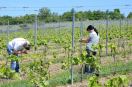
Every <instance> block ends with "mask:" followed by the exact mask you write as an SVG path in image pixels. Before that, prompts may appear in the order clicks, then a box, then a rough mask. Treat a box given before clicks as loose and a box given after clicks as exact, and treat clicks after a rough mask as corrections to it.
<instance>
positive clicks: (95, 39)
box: [86, 30, 99, 51]
mask: <svg viewBox="0 0 132 87" xmlns="http://www.w3.org/2000/svg"><path fill="white" fill-rule="evenodd" d="M98 43H99V35H97V33H96V32H95V31H94V30H92V31H91V32H90V34H89V41H88V43H87V45H86V49H89V50H91V51H94V50H93V48H92V46H93V45H97V44H98Z"/></svg>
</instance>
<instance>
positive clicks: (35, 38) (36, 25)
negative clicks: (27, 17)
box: [34, 15, 38, 51]
mask: <svg viewBox="0 0 132 87" xmlns="http://www.w3.org/2000/svg"><path fill="white" fill-rule="evenodd" d="M37 20H38V19H37V15H35V28H34V49H35V51H36V50H37V30H38V21H37Z"/></svg>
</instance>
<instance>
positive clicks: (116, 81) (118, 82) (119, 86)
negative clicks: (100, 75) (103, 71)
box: [105, 75, 129, 87]
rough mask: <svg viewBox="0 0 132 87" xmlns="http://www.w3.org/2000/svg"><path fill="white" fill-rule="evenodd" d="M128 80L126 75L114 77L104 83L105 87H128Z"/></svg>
mask: <svg viewBox="0 0 132 87" xmlns="http://www.w3.org/2000/svg"><path fill="white" fill-rule="evenodd" d="M128 85H129V80H128V77H127V76H126V75H120V76H114V77H112V78H111V79H109V80H108V81H107V82H106V83H105V87H128Z"/></svg>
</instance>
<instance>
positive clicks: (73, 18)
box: [71, 8, 75, 85]
mask: <svg viewBox="0 0 132 87" xmlns="http://www.w3.org/2000/svg"><path fill="white" fill-rule="evenodd" d="M72 14H73V16H72V57H71V84H72V85H73V53H74V28H75V26H74V23H75V11H74V8H73V9H72Z"/></svg>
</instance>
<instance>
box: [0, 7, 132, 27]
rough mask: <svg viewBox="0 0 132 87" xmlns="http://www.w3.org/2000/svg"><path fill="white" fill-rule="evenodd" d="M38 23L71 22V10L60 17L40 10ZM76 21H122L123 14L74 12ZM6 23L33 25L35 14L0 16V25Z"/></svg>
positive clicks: (115, 10) (130, 15) (131, 13)
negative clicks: (107, 19)
mask: <svg viewBox="0 0 132 87" xmlns="http://www.w3.org/2000/svg"><path fill="white" fill-rule="evenodd" d="M37 16H38V20H39V22H59V21H72V10H71V11H67V12H64V13H63V14H62V15H59V14H58V13H55V12H51V10H50V9H48V8H41V9H40V10H39V12H38V14H37ZM75 18H76V21H80V20H83V21H85V20H105V19H106V18H109V19H110V20H114V19H124V18H125V16H124V14H121V12H120V10H119V9H114V10H113V11H109V10H106V11H100V10H97V11H90V10H88V11H79V12H75ZM127 18H132V12H130V13H129V14H128V16H127ZM8 21H9V22H10V24H12V25H14V24H24V23H34V21H35V14H30V15H29V14H26V15H24V16H19V17H12V16H1V17H0V25H7V24H8Z"/></svg>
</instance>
